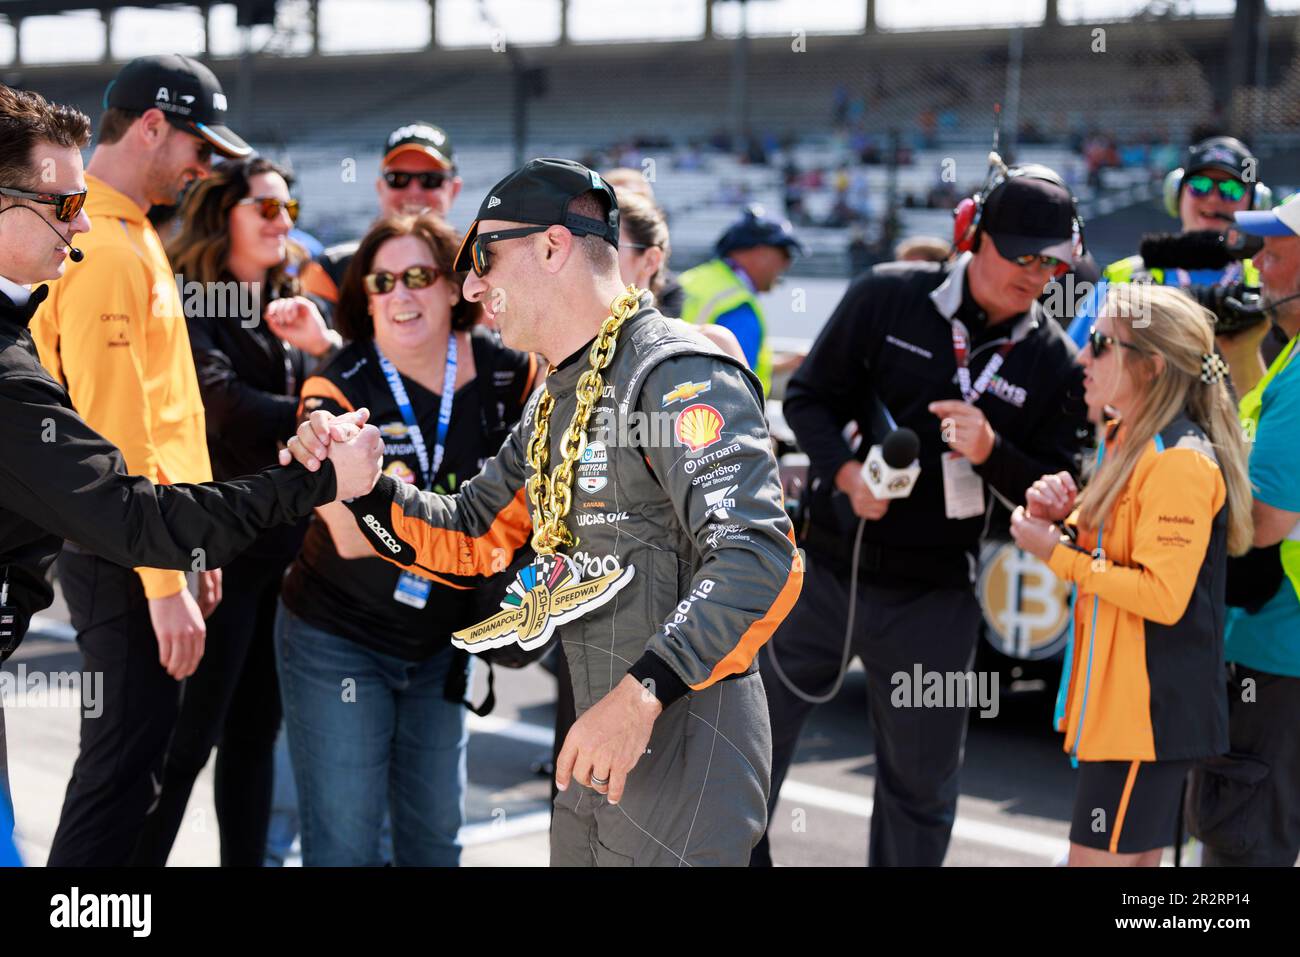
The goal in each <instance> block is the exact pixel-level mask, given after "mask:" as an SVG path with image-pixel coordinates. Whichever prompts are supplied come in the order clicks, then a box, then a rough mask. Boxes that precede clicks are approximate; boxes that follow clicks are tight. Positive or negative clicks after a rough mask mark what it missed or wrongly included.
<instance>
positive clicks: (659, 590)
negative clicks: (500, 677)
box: [350, 300, 803, 866]
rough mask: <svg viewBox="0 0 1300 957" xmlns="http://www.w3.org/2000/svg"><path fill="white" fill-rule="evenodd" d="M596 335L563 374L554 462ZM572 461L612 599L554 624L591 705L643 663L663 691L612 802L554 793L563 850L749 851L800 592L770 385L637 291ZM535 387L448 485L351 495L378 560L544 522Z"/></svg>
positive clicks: (488, 565) (555, 388)
mask: <svg viewBox="0 0 1300 957" xmlns="http://www.w3.org/2000/svg"><path fill="white" fill-rule="evenodd" d="M588 367H589V364H588V362H587V356H586V350H584V351H583V353H582V354H581V355H580V356H579V357H578V358H577V359H576V360H575V361H572V362H568V363H565V364H564V365H563V366H562V367H561V368H559V369H557V370H555V371H553V372H552V373H551V375H550V377H549V378H548V379H547V380H546V385H545V388H546V389H547V391H549V392H550V393H551V395H553V396H554V397H555V407H554V410H553V412H552V414H551V418H550V425H549V439H550V463H549V464H550V468H551V469H553V468H554V467H555V465H556V464H557V463H558V462H559V461H560V439H561V437H562V436H563V434H564V432H565V431H566V429H567V426H568V424H569V422H570V420H571V418H572V415H573V410H574V407H575V404H576V399H575V395H574V392H575V386H576V384H577V380H578V377H579V376H580V375H581V374H582V372H583V371H585V370H586V369H587V368H588ZM604 381H605V388H604V394H603V395H602V397H601V398H600V400H599V402H598V403H597V405H596V406H595V408H594V410H593V413H592V417H591V420H590V422H589V427H588V441H587V444H586V447H585V450H584V451H583V453H582V456H581V458H580V460H579V464H578V465H577V466H576V467H575V482H574V488H573V506H572V510H571V512H570V514H569V516H568V520H567V524H568V526H569V528H570V529H571V530H572V531H573V533H574V534H575V535H576V536H577V537H578V539H579V541H578V543H577V546H576V547H575V548H573V549H571V550H569V554H571V556H572V557H573V558H574V559H575V560H576V561H577V563H578V564H579V566H580V567H581V568H582V569H583V579H584V580H586V579H589V578H596V577H599V576H601V575H604V574H608V573H610V572H611V571H614V570H617V569H620V568H623V567H625V566H628V565H631V566H632V567H633V568H634V569H635V572H634V573H633V574H632V577H631V580H630V581H629V582H628V583H627V584H626V585H625V586H624V587H623V588H622V590H621V591H619V592H618V593H617V594H616V595H615V596H614V597H613V598H612V599H611V600H609V601H608V602H607V603H606V604H604V605H603V606H601V607H599V608H595V609H592V610H590V611H589V612H588V613H587V614H586V615H584V616H583V617H581V618H578V619H577V620H576V621H571V622H568V623H566V624H563V625H561V626H560V627H559V629H558V634H559V636H560V640H561V641H562V642H563V643H564V652H565V656H566V658H567V659H568V665H569V668H570V672H571V675H572V679H573V693H574V699H575V701H574V703H575V705H576V708H577V713H578V714H579V715H581V714H583V713H584V712H585V711H586V710H587V709H588V708H590V707H591V706H592V705H593V704H594V703H595V702H597V701H598V700H600V699H601V698H602V697H604V695H605V694H607V693H608V692H609V691H610V690H611V689H612V688H613V687H614V686H615V685H616V684H618V683H619V682H620V681H621V680H622V679H623V676H624V675H626V674H629V673H630V674H632V675H633V676H634V677H635V678H637V679H638V680H639V681H641V682H642V683H643V684H645V686H646V687H647V689H649V690H650V691H652V692H653V693H654V694H655V696H656V697H658V698H659V700H660V701H661V702H662V704H663V706H664V710H663V712H662V714H660V716H659V718H658V719H657V720H656V721H655V725H654V730H653V734H652V736H651V739H650V743H649V745H648V747H647V749H646V753H645V754H644V755H642V756H641V758H640V760H639V761H638V763H637V765H636V767H635V768H634V769H633V770H632V772H631V773H630V774H629V776H628V780H627V787H626V789H625V791H624V794H623V798H622V800H621V801H620V802H619V803H618V804H617V805H611V804H609V803H608V802H607V801H606V800H605V799H604V797H602V796H601V795H599V794H597V793H596V792H595V791H592V790H589V789H587V788H585V787H583V786H581V785H580V784H579V783H578V782H577V781H576V780H575V781H574V782H572V783H571V784H570V786H569V788H568V790H567V791H564V792H561V793H560V795H559V796H558V797H557V799H556V803H555V815H554V819H553V824H552V830H551V863H552V864H553V865H566V864H584V865H585V864H600V865H603V864H637V865H650V864H667V865H682V864H690V865H696V864H732V865H737V866H743V865H744V864H746V863H747V861H748V858H749V852H750V848H751V847H752V846H753V845H754V844H755V842H757V840H758V839H759V837H760V836H761V835H762V833H763V830H764V827H765V825H766V816H767V814H766V804H767V796H768V790H769V786H770V775H771V730H770V727H769V724H768V714H767V706H766V698H765V695H764V692H763V687H762V684H761V679H760V677H759V674H758V665H757V653H758V649H759V648H760V647H761V646H762V645H763V644H764V643H765V642H766V641H767V640H768V639H769V638H770V637H771V635H772V632H773V630H774V629H775V628H776V626H777V625H778V624H779V623H780V622H781V620H782V619H783V618H784V617H785V615H786V613H787V612H788V611H789V610H790V608H791V606H792V605H793V604H794V602H795V599H796V598H797V597H798V595H799V590H800V586H801V584H802V581H803V571H802V564H801V561H800V558H799V555H798V553H797V552H796V550H795V546H794V539H793V535H792V530H791V526H790V522H789V520H788V518H787V517H786V514H785V510H784V507H783V503H782V495H781V487H780V482H779V480H778V477H777V468H776V460H775V458H774V457H773V454H772V449H771V443H770V440H769V438H768V432H767V425H766V420H765V418H764V414H763V404H762V394H763V393H762V387H761V386H760V385H759V383H758V380H757V379H756V378H755V377H754V376H753V374H752V373H750V372H749V370H748V369H745V368H743V367H742V366H741V365H739V364H738V363H736V362H735V361H734V360H732V359H731V358H730V357H727V356H725V355H723V354H722V353H721V352H720V351H719V350H717V349H716V348H714V347H713V346H712V345H711V344H710V343H708V342H707V341H706V340H704V339H703V338H702V337H700V336H699V335H698V334H697V333H695V332H693V331H691V330H690V328H689V327H688V326H686V325H685V324H683V323H681V322H679V321H676V320H669V319H665V318H664V317H663V316H662V315H660V314H659V313H658V312H657V311H656V310H655V309H653V308H652V307H649V306H648V300H643V302H642V308H641V309H640V310H639V311H638V312H637V313H636V315H634V316H633V317H632V318H631V319H629V320H628V321H627V322H626V323H625V324H624V326H623V328H622V330H621V332H620V334H619V338H618V345H617V348H616V351H615V354H614V358H613V360H612V362H611V363H610V365H609V366H608V367H607V368H606V369H605V370H604ZM539 396H540V390H539V392H538V393H537V394H535V395H534V396H533V397H532V399H531V400H530V402H529V404H528V407H527V408H526V409H525V411H524V415H523V417H522V418H521V419H520V421H519V423H518V424H517V425H516V426H515V428H514V429H513V431H512V432H511V434H510V435H509V437H508V438H507V439H506V441H505V443H504V444H503V445H502V447H501V450H500V451H499V452H498V453H497V455H496V457H495V458H493V459H491V460H490V461H488V463H487V464H486V465H485V466H484V468H483V470H482V472H481V473H480V474H479V475H477V476H476V477H475V478H474V479H473V480H472V481H470V482H469V483H467V484H466V485H464V486H463V487H462V488H461V489H460V491H459V493H458V494H456V495H454V496H446V495H439V494H436V493H431V492H421V491H420V490H419V489H417V488H416V487H415V486H413V485H409V484H406V483H403V482H399V481H396V480H394V479H393V478H391V477H388V476H381V477H380V479H379V484H378V485H376V487H375V489H374V490H373V491H372V492H371V493H370V494H369V495H367V496H364V497H363V498H360V499H357V500H355V501H353V502H352V503H351V505H350V507H351V509H352V511H353V513H354V515H355V517H356V520H357V525H358V527H359V528H360V529H361V531H362V532H363V534H365V535H366V537H367V539H368V540H369V541H370V543H371V545H372V547H373V548H374V549H375V551H376V552H377V553H378V554H380V555H381V556H383V557H385V558H387V559H389V560H390V561H395V562H397V563H398V564H401V565H403V566H406V567H407V568H409V569H410V570H411V571H413V572H415V573H417V574H424V575H426V576H430V575H437V574H455V575H461V576H473V575H485V574H491V573H492V572H494V571H499V570H500V569H502V568H503V567H505V565H506V564H507V563H508V562H509V561H510V558H511V556H512V555H513V553H514V551H515V550H516V549H518V548H520V547H522V546H523V545H524V544H525V542H526V541H527V539H528V537H529V536H530V535H531V532H532V524H531V521H530V518H529V505H528V502H527V497H526V492H525V482H526V480H527V477H528V475H529V474H530V473H531V471H532V470H531V469H530V467H529V466H528V464H527V461H526V453H525V450H526V448H527V445H528V439H529V437H530V436H531V434H532V432H533V414H534V405H535V403H536V402H537V400H538V398H539Z"/></svg>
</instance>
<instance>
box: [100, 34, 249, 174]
mask: <svg viewBox="0 0 1300 957" xmlns="http://www.w3.org/2000/svg"><path fill="white" fill-rule="evenodd" d="M104 107H105V108H106V109H108V108H114V109H120V110H130V111H131V112H133V113H143V112H145V111H146V110H153V109H158V110H162V112H163V115H164V116H166V117H167V122H169V123H170V124H171V125H172V126H174V127H176V128H177V129H181V130H184V131H185V132H187V133H192V134H193V135H195V136H199V137H202V138H203V139H205V140H207V141H208V142H209V143H211V144H212V148H213V149H214V150H216V151H217V152H218V153H220V154H221V155H222V156H225V157H229V158H232V159H242V158H243V157H245V156H250V155H252V152H253V148H252V147H251V146H249V145H248V144H247V143H245V142H244V141H243V140H242V139H241V138H240V137H239V136H237V135H236V134H235V132H234V130H232V129H231V128H230V127H228V126H226V110H227V106H226V95H225V93H223V92H222V90H221V83H220V82H219V81H218V80H217V77H216V74H214V73H213V72H212V71H211V70H209V69H208V68H207V67H206V66H204V65H203V64H202V63H200V62H199V61H198V60H193V59H191V58H190V57H187V56H182V55H181V54H179V53H167V54H163V55H162V56H142V57H138V58H137V59H134V60H132V61H131V62H130V63H128V64H127V65H126V66H124V67H122V69H121V71H120V72H119V73H118V74H117V78H116V79H115V80H113V82H112V83H110V84H109V85H108V89H107V90H105V91H104Z"/></svg>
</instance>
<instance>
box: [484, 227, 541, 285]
mask: <svg viewBox="0 0 1300 957" xmlns="http://www.w3.org/2000/svg"><path fill="white" fill-rule="evenodd" d="M550 228H551V227H550V226H521V227H520V228H519V229H502V230H499V231H497V232H495V233H488V234H487V235H486V236H484V235H482V234H481V233H480V234H479V235H477V236H475V237H474V242H473V243H471V244H470V247H469V253H470V262H471V263H472V264H473V266H474V275H476V276H478V277H479V278H480V279H482V278H483V277H484V276H486V275H487V271H488V270H489V269H490V268H492V260H491V258H490V257H489V255H488V246H490V245H491V244H492V243H499V242H501V240H503V239H519V238H521V237H523V236H531V235H532V234H533V233H544V232H546V230H548V229H550Z"/></svg>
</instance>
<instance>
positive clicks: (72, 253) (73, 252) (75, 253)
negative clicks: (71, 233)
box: [0, 206, 86, 263]
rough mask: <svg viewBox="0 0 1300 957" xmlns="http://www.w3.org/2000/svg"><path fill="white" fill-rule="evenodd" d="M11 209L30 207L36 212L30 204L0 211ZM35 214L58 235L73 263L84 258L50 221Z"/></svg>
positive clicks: (83, 254) (83, 253)
mask: <svg viewBox="0 0 1300 957" xmlns="http://www.w3.org/2000/svg"><path fill="white" fill-rule="evenodd" d="M11 209H30V210H31V211H32V212H33V213H36V210H34V209H32V208H31V207H30V206H7V207H5V208H4V209H0V213H7V212H9V210H11ZM36 215H37V217H38V218H39V219H40V221H41V222H43V223H44V224H45V225H46V226H48V227H49V229H50V232H52V233H54V235H56V236H58V237H59V242H61V243H63V246H64V248H65V249H67V251H68V258H69V259H71V260H72V261H73V262H74V263H79V262H81V261H82V260H83V259H85V258H86V254H85V252H83V251H82V250H80V249H78V248H77V247H75V246H73V245H72V243H71V241H69V240H67V239H64V238H63V233H61V232H59V231H58V230H57V229H55V228H54V227H53V226H52V225H50V221H49V220H48V219H46V218H45V217H44V216H41V214H40V213H36Z"/></svg>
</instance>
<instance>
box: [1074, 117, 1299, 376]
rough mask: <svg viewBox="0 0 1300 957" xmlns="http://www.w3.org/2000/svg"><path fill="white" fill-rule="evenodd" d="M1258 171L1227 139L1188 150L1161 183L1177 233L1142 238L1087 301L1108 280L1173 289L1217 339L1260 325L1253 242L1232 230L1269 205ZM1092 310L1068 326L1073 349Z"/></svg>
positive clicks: (1243, 149) (1099, 294) (1101, 293)
mask: <svg viewBox="0 0 1300 957" xmlns="http://www.w3.org/2000/svg"><path fill="white" fill-rule="evenodd" d="M1258 170H1259V161H1258V160H1257V159H1256V158H1255V156H1254V154H1253V153H1251V151H1250V148H1249V147H1248V146H1246V144H1245V143H1243V142H1241V141H1240V140H1238V139H1234V138H1233V137H1231V136H1213V137H1210V138H1209V139H1205V140H1201V141H1200V142H1198V143H1194V144H1192V146H1190V147H1188V150H1187V158H1186V161H1185V162H1184V164H1183V166H1181V167H1179V168H1178V169H1175V170H1173V171H1171V172H1170V173H1169V174H1168V175H1167V176H1166V177H1165V181H1164V205H1165V211H1166V212H1167V213H1169V215H1170V216H1172V217H1175V218H1176V219H1178V220H1179V221H1180V223H1181V225H1182V231H1181V232H1179V233H1171V234H1164V233H1157V234H1152V235H1148V236H1144V237H1143V239H1142V244H1141V248H1140V252H1139V253H1138V254H1137V255H1134V256H1129V257H1127V258H1125V259H1121V260H1119V261H1118V262H1113V263H1111V264H1110V265H1109V266H1107V267H1106V268H1105V269H1104V270H1103V271H1102V280H1103V281H1102V283H1100V284H1098V287H1097V289H1096V295H1095V296H1094V297H1092V298H1091V299H1090V300H1089V303H1090V304H1094V305H1095V304H1097V303H1100V302H1102V301H1103V299H1104V298H1105V289H1106V286H1107V285H1109V284H1110V283H1134V282H1136V283H1142V282H1148V283H1154V284H1156V285H1164V286H1176V287H1178V288H1180V289H1182V290H1183V292H1185V293H1187V294H1188V295H1189V296H1191V297H1192V298H1193V299H1195V300H1196V301H1197V302H1198V303H1200V304H1201V305H1202V306H1204V307H1205V308H1207V309H1209V310H1210V311H1211V312H1212V313H1213V314H1214V317H1215V333H1216V335H1231V334H1233V333H1235V332H1237V331H1239V330H1240V329H1242V328H1245V327H1246V326H1250V325H1254V324H1255V323H1257V322H1259V321H1260V319H1261V318H1262V315H1263V314H1262V313H1261V312H1260V311H1259V310H1257V309H1253V308H1251V307H1252V306H1253V305H1256V304H1257V301H1258V292H1259V285H1260V280H1259V270H1258V269H1256V268H1255V264H1254V263H1253V262H1252V261H1251V260H1250V258H1249V257H1250V255H1251V254H1252V253H1253V252H1255V251H1257V250H1258V249H1259V242H1258V241H1257V240H1250V239H1248V238H1246V237H1244V236H1242V235H1241V234H1239V233H1237V232H1236V231H1235V230H1232V226H1233V218H1232V217H1233V214H1234V213H1237V212H1241V211H1244V210H1251V209H1268V208H1269V206H1271V205H1272V192H1271V191H1270V190H1269V188H1268V187H1267V186H1265V185H1264V184H1263V183H1260V182H1259V181H1258ZM1243 306H1244V308H1243ZM1096 312H1097V310H1096V309H1095V308H1091V307H1089V308H1085V309H1084V310H1082V314H1081V315H1079V316H1077V317H1076V318H1075V320H1074V322H1073V323H1072V324H1071V326H1070V338H1072V339H1073V340H1074V342H1075V345H1078V346H1082V345H1083V342H1084V340H1085V339H1086V338H1087V336H1088V330H1089V329H1090V328H1091V327H1092V325H1093V323H1094V321H1095V319H1096ZM1283 345H1285V341H1280V342H1278V343H1277V348H1276V349H1274V350H1273V351H1272V353H1271V354H1272V355H1276V351H1277V349H1280V348H1281V346H1283Z"/></svg>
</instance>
